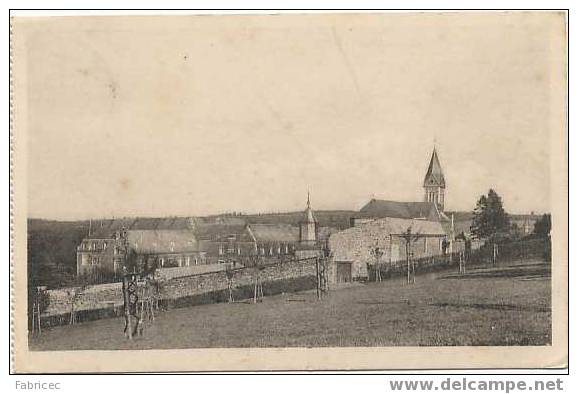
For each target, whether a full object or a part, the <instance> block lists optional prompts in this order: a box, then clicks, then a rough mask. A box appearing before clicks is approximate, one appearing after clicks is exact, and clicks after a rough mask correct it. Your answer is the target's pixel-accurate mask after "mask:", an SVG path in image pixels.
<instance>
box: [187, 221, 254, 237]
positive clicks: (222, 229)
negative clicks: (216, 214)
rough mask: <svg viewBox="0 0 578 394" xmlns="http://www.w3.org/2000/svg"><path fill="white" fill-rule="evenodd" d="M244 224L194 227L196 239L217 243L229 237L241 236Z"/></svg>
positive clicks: (200, 225)
mask: <svg viewBox="0 0 578 394" xmlns="http://www.w3.org/2000/svg"><path fill="white" fill-rule="evenodd" d="M245 226H246V225H245V224H244V223H243V224H221V223H211V224H206V223H205V224H199V225H197V226H195V230H194V231H195V234H196V236H197V239H203V240H210V241H219V240H222V239H226V238H227V237H228V236H229V235H231V234H235V235H237V236H239V235H241V234H242V233H243V231H244V230H245Z"/></svg>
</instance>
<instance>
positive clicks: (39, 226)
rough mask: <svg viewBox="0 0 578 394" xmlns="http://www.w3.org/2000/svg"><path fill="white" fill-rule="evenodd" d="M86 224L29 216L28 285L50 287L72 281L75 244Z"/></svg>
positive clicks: (83, 232)
mask: <svg viewBox="0 0 578 394" xmlns="http://www.w3.org/2000/svg"><path fill="white" fill-rule="evenodd" d="M88 227H89V222H88V221H76V222H59V221H55V220H41V219H28V282H29V284H30V285H32V286H48V287H50V288H52V287H60V286H62V285H63V284H66V283H69V282H71V281H72V280H74V276H75V274H76V247H77V246H78V244H79V243H80V241H82V239H83V238H84V237H86V235H87V234H88Z"/></svg>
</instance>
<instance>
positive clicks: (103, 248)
mask: <svg viewBox="0 0 578 394" xmlns="http://www.w3.org/2000/svg"><path fill="white" fill-rule="evenodd" d="M106 247H107V243H106V241H104V242H103V243H102V250H106Z"/></svg>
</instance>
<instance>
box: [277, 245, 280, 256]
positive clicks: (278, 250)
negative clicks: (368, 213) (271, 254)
mask: <svg viewBox="0 0 578 394" xmlns="http://www.w3.org/2000/svg"><path fill="white" fill-rule="evenodd" d="M277 254H281V245H277Z"/></svg>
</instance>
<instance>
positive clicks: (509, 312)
mask: <svg viewBox="0 0 578 394" xmlns="http://www.w3.org/2000/svg"><path fill="white" fill-rule="evenodd" d="M565 18H566V16H565V14H564V13H563V12H554V11H552V12H516V11H511V12H489V11H488V12H470V13H466V12H428V13H419V12H405V13H392V12H385V11H384V12H377V11H376V12H368V13H354V12H351V13H331V12H325V13H299V14H274V13H271V14H260V15H256V14H254V15H250V14H249V15H248V14H244V15H164V16H151V15H148V16H136V15H135V16H131V15H122V16H114V15H112V16H58V17H26V16H22V17H14V18H12V20H11V25H12V27H11V39H12V44H11V45H12V48H11V49H12V53H13V55H12V63H11V66H12V89H13V97H12V102H13V105H14V113H13V115H12V122H13V138H14V141H13V144H14V145H13V146H14V149H15V161H14V171H15V172H14V182H15V188H16V189H15V192H14V206H15V212H16V213H15V227H14V231H15V242H16V250H15V254H14V261H13V264H14V270H15V283H16V291H18V293H17V294H18V296H17V297H16V298H15V300H16V314H17V315H18V316H17V323H16V325H15V330H16V334H15V335H17V340H16V342H15V343H16V349H15V368H16V370H20V371H29V372H77V371H80V372H95V371H104V372H114V371H119V372H126V371H136V372H139V371H149V370H155V371H160V372H162V371H180V370H214V371H219V370H281V369H282V370H306V369H336V370H340V369H345V370H355V369H371V368H394V369H395V368H408V367H423V368H433V367H443V368H446V369H450V368H460V367H488V368H489V367H507V368H518V367H526V368H530V367H560V366H564V365H565V364H566V363H567V350H566V346H567V340H568V339H567V324H568V323H567V315H566V313H567V291H568V285H567V281H568V278H567V267H568V256H567V253H568V249H567V248H568V238H567V237H568V233H567V231H568V222H567V221H568V216H567V215H568V212H567V205H566V204H567V198H568V197H567V193H568V192H567V182H568V180H567V163H568V157H567V146H566V138H567V129H566V127H567V124H566V114H567V108H566V61H567V59H566V39H567V38H566V19H565ZM275 351H278V352H277V353H276V352H275ZM54 352H58V354H59V356H58V358H54V357H53V356H52V354H54ZM148 352H154V353H148ZM187 352H192V353H187ZM91 354H92V355H95V356H94V357H92V356H91ZM147 354H156V355H157V356H155V357H149V356H147ZM172 354H174V355H175V356H174V357H172V356H171V355H172ZM188 354H191V355H193V354H194V355H195V356H187V355H188ZM225 354H230V355H231V356H230V357H224V356H223V355H225ZM96 355H99V356H96ZM348 355H350V356H348ZM221 356H222V357H221ZM101 357H102V358H101ZM105 359H106V360H108V361H107V362H106V363H105V364H103V360H105ZM129 360H132V361H129Z"/></svg>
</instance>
